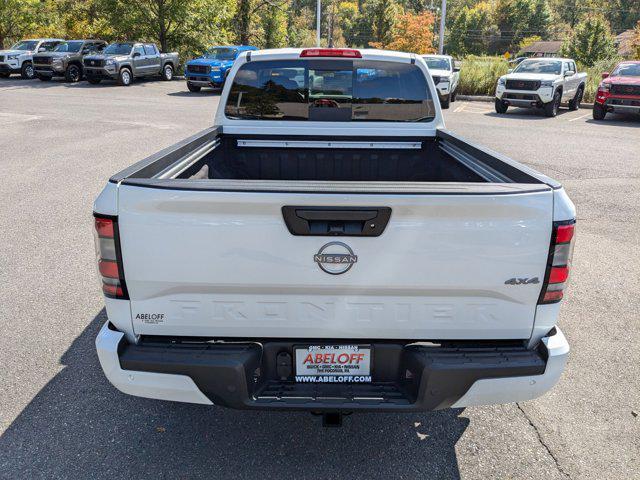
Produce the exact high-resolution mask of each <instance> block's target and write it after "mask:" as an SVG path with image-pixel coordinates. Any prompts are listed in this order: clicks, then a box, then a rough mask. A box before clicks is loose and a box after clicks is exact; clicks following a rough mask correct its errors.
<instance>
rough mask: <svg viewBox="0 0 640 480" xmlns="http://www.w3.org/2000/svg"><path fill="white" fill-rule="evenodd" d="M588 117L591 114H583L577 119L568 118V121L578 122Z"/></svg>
mask: <svg viewBox="0 0 640 480" xmlns="http://www.w3.org/2000/svg"><path fill="white" fill-rule="evenodd" d="M589 115H591V113H585V114H584V115H580V116H579V117H575V118H570V119H569V121H570V122H575V121H576V120H580V119H581V118H584V117H588V116H589Z"/></svg>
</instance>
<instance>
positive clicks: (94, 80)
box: [87, 77, 102, 85]
mask: <svg viewBox="0 0 640 480" xmlns="http://www.w3.org/2000/svg"><path fill="white" fill-rule="evenodd" d="M101 81H102V79H101V78H98V77H87V82H89V83H90V84H91V85H97V84H99V83H100V82H101Z"/></svg>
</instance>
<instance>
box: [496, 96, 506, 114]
mask: <svg viewBox="0 0 640 480" xmlns="http://www.w3.org/2000/svg"><path fill="white" fill-rule="evenodd" d="M495 106H496V113H500V114H502V113H507V109H508V108H509V106H508V105H507V104H505V103H504V102H503V101H502V100H500V99H499V98H496V101H495Z"/></svg>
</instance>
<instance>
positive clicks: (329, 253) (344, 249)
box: [313, 242, 358, 275]
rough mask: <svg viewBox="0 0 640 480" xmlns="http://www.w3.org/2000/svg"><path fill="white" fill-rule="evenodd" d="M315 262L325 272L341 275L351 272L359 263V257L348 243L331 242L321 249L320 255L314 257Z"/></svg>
mask: <svg viewBox="0 0 640 480" xmlns="http://www.w3.org/2000/svg"><path fill="white" fill-rule="evenodd" d="M313 261H314V262H316V263H317V264H318V267H320V270H322V271H323V272H326V273H328V274H330V275H340V274H341V273H346V272H348V271H349V270H351V267H353V265H354V264H355V263H356V262H357V261H358V256H357V255H356V254H355V253H353V250H351V247H350V246H349V245H347V244H346V243H342V242H329V243H326V244H324V245H323V246H322V247H320V250H318V253H316V254H315V255H314V256H313Z"/></svg>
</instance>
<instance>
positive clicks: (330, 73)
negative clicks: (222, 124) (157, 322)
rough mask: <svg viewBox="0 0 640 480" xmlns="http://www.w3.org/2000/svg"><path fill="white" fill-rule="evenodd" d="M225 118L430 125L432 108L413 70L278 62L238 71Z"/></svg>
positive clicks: (363, 64) (416, 70)
mask: <svg viewBox="0 0 640 480" xmlns="http://www.w3.org/2000/svg"><path fill="white" fill-rule="evenodd" d="M225 114H226V116H227V118H230V119H244V120H247V119H251V120H256V119H257V120H309V121H334V122H335V121H342V122H349V121H357V122H366V121H378V122H380V121H383V122H428V121H431V120H432V119H433V118H434V117H435V108H434V104H433V100H432V98H431V95H430V94H429V89H428V87H427V82H426V80H425V77H424V75H423V73H422V71H421V70H420V69H419V68H418V67H417V66H415V65H411V64H404V63H397V62H377V61H365V60H356V61H347V60H277V61H253V62H249V63H246V64H244V65H243V66H242V67H241V68H240V69H239V70H238V72H237V73H236V76H235V78H234V81H233V85H232V86H231V92H230V93H229V98H228V100H227V104H226V106H225Z"/></svg>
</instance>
